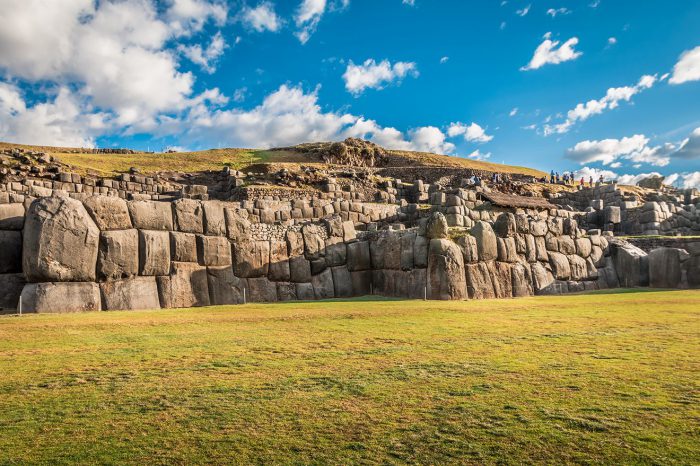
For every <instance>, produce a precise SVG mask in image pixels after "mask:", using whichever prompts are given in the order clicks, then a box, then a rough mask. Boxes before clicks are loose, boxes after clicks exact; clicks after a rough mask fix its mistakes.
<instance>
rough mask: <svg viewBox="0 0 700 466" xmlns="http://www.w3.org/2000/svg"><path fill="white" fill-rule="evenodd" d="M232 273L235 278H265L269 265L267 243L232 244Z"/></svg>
mask: <svg viewBox="0 0 700 466" xmlns="http://www.w3.org/2000/svg"><path fill="white" fill-rule="evenodd" d="M233 250H234V258H233V272H234V273H235V274H236V276H237V277H241V278H255V277H264V276H267V274H268V271H269V265H270V242H269V241H246V242H240V243H234V245H233Z"/></svg>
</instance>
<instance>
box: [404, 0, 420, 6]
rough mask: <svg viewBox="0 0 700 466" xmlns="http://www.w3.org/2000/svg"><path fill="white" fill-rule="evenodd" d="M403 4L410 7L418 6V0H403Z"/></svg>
mask: <svg viewBox="0 0 700 466" xmlns="http://www.w3.org/2000/svg"><path fill="white" fill-rule="evenodd" d="M401 3H403V4H404V5H408V6H416V0H402V2H401Z"/></svg>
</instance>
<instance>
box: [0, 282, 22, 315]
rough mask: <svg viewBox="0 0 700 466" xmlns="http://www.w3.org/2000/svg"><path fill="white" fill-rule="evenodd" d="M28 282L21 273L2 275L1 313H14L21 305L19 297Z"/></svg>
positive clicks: (0, 291) (0, 289)
mask: <svg viewBox="0 0 700 466" xmlns="http://www.w3.org/2000/svg"><path fill="white" fill-rule="evenodd" d="M25 284H26V281H25V280H24V275H22V274H21V273H5V274H0V313H1V312H2V311H3V310H4V311H11V312H12V313H14V312H15V311H16V310H17V305H18V304H19V295H20V294H22V289H23V288H24V285H25Z"/></svg>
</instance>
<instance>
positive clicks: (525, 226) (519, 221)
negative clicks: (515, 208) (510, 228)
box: [515, 214, 530, 235]
mask: <svg viewBox="0 0 700 466" xmlns="http://www.w3.org/2000/svg"><path fill="white" fill-rule="evenodd" d="M515 225H516V227H517V231H518V233H520V234H523V235H524V234H528V233H530V218H529V217H528V216H527V215H525V214H515Z"/></svg>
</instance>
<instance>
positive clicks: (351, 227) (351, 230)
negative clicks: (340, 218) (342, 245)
mask: <svg viewBox="0 0 700 466" xmlns="http://www.w3.org/2000/svg"><path fill="white" fill-rule="evenodd" d="M356 238H357V232H356V231H355V224H354V223H353V222H352V221H346V222H343V241H345V242H346V243H347V242H349V241H353V240H354V239H356Z"/></svg>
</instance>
